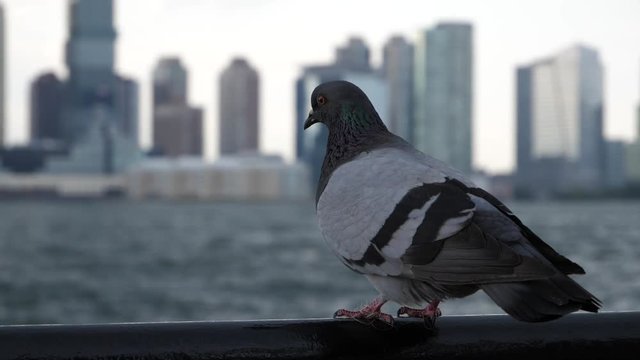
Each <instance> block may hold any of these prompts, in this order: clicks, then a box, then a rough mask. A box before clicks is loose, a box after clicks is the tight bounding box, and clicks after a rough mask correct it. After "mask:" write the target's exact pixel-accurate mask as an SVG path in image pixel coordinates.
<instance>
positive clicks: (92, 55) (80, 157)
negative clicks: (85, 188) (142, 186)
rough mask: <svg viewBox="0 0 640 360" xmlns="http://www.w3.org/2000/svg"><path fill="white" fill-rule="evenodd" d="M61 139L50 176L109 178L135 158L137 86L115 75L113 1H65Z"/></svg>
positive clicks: (136, 153) (137, 155)
mask: <svg viewBox="0 0 640 360" xmlns="http://www.w3.org/2000/svg"><path fill="white" fill-rule="evenodd" d="M68 18H69V25H68V31H69V38H68V40H67V43H66V54H65V61H66V65H67V69H68V74H69V77H68V79H67V80H66V82H65V86H64V88H65V91H64V102H63V109H62V121H61V122H62V126H61V132H62V138H63V140H64V142H65V143H66V145H67V147H68V148H69V149H70V153H69V157H68V158H66V159H56V160H54V161H52V163H51V164H50V166H48V167H47V169H48V170H49V171H52V172H76V173H96V172H101V173H109V174H110V173H114V172H120V171H123V170H124V169H126V168H127V167H128V166H130V165H131V164H133V163H135V162H137V161H138V160H139V159H140V156H141V152H140V150H139V147H138V139H137V138H138V134H137V128H138V125H137V124H138V110H137V109H138V96H137V89H138V88H137V84H135V82H134V81H133V80H130V79H125V78H123V77H121V76H119V75H118V74H116V73H115V71H114V63H115V41H116V29H115V27H114V18H113V0H71V1H69V17H68Z"/></svg>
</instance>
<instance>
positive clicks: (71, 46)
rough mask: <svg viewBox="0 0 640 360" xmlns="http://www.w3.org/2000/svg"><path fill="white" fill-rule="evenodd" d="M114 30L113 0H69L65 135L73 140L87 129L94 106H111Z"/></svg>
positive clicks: (114, 80) (113, 86)
mask: <svg viewBox="0 0 640 360" xmlns="http://www.w3.org/2000/svg"><path fill="white" fill-rule="evenodd" d="M115 39H116V30H115V28H114V25H113V0H71V2H70V6H69V39H68V41H67V47H66V63H67V68H68V69H69V80H68V93H67V96H68V99H67V109H66V110H67V111H66V119H67V121H66V124H65V125H66V126H65V131H64V133H65V135H66V136H65V137H66V138H67V140H68V141H70V142H74V141H77V140H78V139H79V138H81V137H82V136H83V135H84V134H85V132H86V131H87V126H88V125H89V124H88V123H89V116H88V114H87V112H92V111H93V108H94V107H95V106H103V107H105V108H106V109H111V110H112V109H113V108H114V106H115V91H116V82H117V78H116V75H115V73H114V70H113V67H114V61H115V50H114V48H115Z"/></svg>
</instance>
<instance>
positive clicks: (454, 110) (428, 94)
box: [413, 23, 473, 174]
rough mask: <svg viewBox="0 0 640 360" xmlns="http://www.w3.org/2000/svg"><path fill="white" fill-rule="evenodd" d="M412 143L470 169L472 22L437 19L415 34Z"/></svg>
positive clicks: (439, 157)
mask: <svg viewBox="0 0 640 360" xmlns="http://www.w3.org/2000/svg"><path fill="white" fill-rule="evenodd" d="M414 76H415V77H414V104H415V107H414V134H413V140H414V144H415V145H416V147H417V148H418V149H420V150H421V151H423V152H425V153H427V154H429V155H431V156H433V157H435V158H437V159H440V160H442V161H444V162H447V163H449V164H451V165H453V166H454V167H455V168H457V169H459V170H461V171H462V172H464V173H467V174H468V173H470V172H471V170H472V169H471V159H472V149H473V144H472V141H473V138H472V117H473V27H472V26H471V24H467V23H441V24H438V25H436V26H435V27H434V28H432V29H430V30H426V31H423V32H421V33H420V34H419V36H418V41H417V43H416V49H415V61H414Z"/></svg>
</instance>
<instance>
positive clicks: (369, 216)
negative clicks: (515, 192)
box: [304, 81, 601, 325]
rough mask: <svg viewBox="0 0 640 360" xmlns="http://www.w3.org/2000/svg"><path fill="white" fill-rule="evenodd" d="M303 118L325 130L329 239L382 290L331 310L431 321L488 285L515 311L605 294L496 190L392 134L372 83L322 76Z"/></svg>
mask: <svg viewBox="0 0 640 360" xmlns="http://www.w3.org/2000/svg"><path fill="white" fill-rule="evenodd" d="M311 107H312V110H311V111H310V112H309V116H308V118H307V119H306V121H305V123H304V129H305V130H306V129H307V128H309V127H310V126H312V125H314V124H316V123H322V124H324V125H325V126H326V127H327V128H328V130H329V135H328V141H327V149H326V154H325V157H324V162H323V164H322V169H321V175H320V179H319V182H318V187H317V191H316V214H317V218H318V224H319V228H320V230H321V232H322V235H323V237H324V239H325V242H326V244H327V245H328V247H329V248H330V249H331V251H332V252H333V253H335V255H336V256H337V257H338V258H339V259H340V260H341V261H342V262H343V263H344V264H345V265H346V266H347V267H349V268H350V269H351V270H353V271H355V272H357V273H360V274H362V275H364V276H365V277H366V278H367V279H368V280H369V282H370V283H371V284H372V285H373V286H374V287H375V289H376V290H377V291H378V293H379V295H378V296H377V297H376V298H375V299H374V300H373V301H372V302H371V303H369V304H368V305H366V306H364V307H363V308H362V309H360V310H356V311H351V310H346V309H340V310H338V311H336V313H335V314H334V317H335V318H351V319H355V320H359V321H378V320H379V321H382V322H384V323H386V324H389V325H393V317H392V316H391V315H389V314H385V313H383V312H382V311H381V308H382V306H383V305H384V304H385V303H387V302H389V301H392V302H395V303H397V304H399V305H401V307H400V308H399V310H398V313H397V316H398V317H412V318H422V319H424V320H425V323H426V322H427V320H429V321H430V324H435V319H436V318H437V317H438V316H440V315H441V311H440V309H439V307H438V306H439V304H440V302H441V301H444V300H447V299H452V298H462V297H466V296H468V295H471V294H473V293H475V292H477V291H478V290H482V291H484V292H485V293H486V294H487V295H488V296H489V297H490V298H491V299H492V300H493V301H494V302H495V303H496V304H497V305H498V306H499V307H500V308H502V309H503V310H504V311H505V312H506V313H507V314H509V315H511V316H512V317H513V318H515V319H517V320H521V321H526V322H542V321H549V320H553V319H557V318H559V317H561V316H563V315H565V314H568V313H571V312H574V311H578V310H585V311H589V312H597V311H598V309H599V308H600V307H601V302H600V300H598V299H597V298H596V297H595V296H594V295H592V294H591V293H590V292H589V291H587V290H586V289H584V288H583V287H582V286H580V285H579V284H578V283H576V282H575V281H574V280H572V279H571V278H569V276H568V275H571V274H584V273H585V271H584V270H583V268H582V267H580V265H578V264H576V263H574V262H572V261H571V260H569V259H567V258H566V257H564V256H562V255H560V254H559V253H558V252H556V251H555V250H554V249H553V248H551V246H549V245H548V244H546V243H545V242H544V241H543V240H542V239H540V237H538V236H537V235H536V234H535V233H534V232H533V231H531V229H529V228H528V227H527V226H526V225H525V224H523V223H522V221H521V220H520V219H519V218H518V217H517V216H516V215H514V214H513V212H512V211H511V210H510V209H509V208H508V207H507V206H505V205H504V204H503V203H502V202H500V201H499V200H498V199H496V198H495V197H494V196H493V195H491V194H490V193H488V192H487V191H485V190H483V189H481V188H480V187H478V186H476V185H474V183H473V182H471V181H470V180H469V179H467V178H466V177H465V175H463V174H462V173H461V172H460V171H458V170H456V169H454V168H452V167H450V166H448V165H447V164H445V163H444V162H442V161H439V160H437V159H435V158H433V157H431V156H429V155H426V154H424V153H422V152H420V151H418V150H416V149H415V148H414V147H413V146H412V145H410V144H409V143H407V142H406V141H405V140H403V139H402V138H400V137H398V136H396V135H394V134H392V133H391V132H389V130H388V129H387V128H386V126H385V125H384V123H383V122H382V120H381V118H380V116H379V115H378V113H377V112H376V110H375V108H374V106H373V105H372V104H371V102H370V101H369V99H368V97H367V95H366V94H365V93H364V92H363V91H362V90H361V89H360V88H358V87H357V86H356V85H354V84H352V83H350V82H347V81H332V82H327V83H323V84H321V85H319V86H318V87H316V88H315V90H314V91H313V93H312V95H311Z"/></svg>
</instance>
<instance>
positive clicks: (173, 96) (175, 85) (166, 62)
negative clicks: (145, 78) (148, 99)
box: [153, 57, 188, 107]
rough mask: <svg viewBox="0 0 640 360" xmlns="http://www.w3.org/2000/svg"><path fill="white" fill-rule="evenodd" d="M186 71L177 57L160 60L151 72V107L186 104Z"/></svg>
mask: <svg viewBox="0 0 640 360" xmlns="http://www.w3.org/2000/svg"><path fill="white" fill-rule="evenodd" d="M187 81H188V79H187V70H186V69H185V67H184V65H182V62H181V61H180V59H179V58H177V57H166V58H163V59H160V61H159V62H158V64H157V65H156V68H155V70H154V71H153V106H154V107H155V106H158V105H167V104H178V105H184V104H186V103H187Z"/></svg>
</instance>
